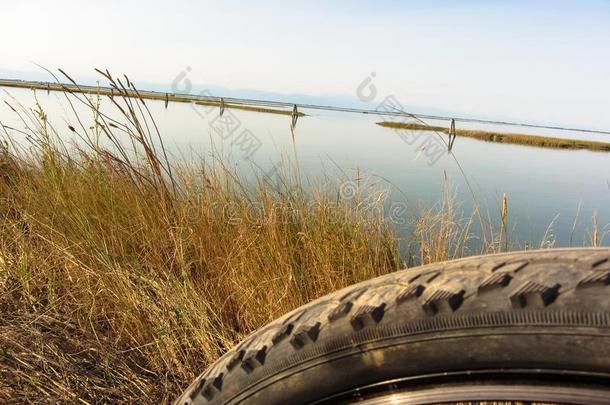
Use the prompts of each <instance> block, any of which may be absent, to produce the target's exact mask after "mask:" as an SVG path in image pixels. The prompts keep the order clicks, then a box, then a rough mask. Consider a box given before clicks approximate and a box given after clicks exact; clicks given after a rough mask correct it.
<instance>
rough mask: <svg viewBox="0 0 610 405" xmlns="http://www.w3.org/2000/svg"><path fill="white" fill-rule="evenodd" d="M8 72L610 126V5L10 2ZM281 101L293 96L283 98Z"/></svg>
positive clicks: (1, 8)
mask: <svg viewBox="0 0 610 405" xmlns="http://www.w3.org/2000/svg"><path fill="white" fill-rule="evenodd" d="M0 15H1V16H2V23H1V24H0V37H1V38H2V59H1V60H0V76H7V75H8V76H15V75H17V76H20V77H23V78H25V79H27V78H37V77H34V76H35V75H34V74H32V73H31V72H33V71H36V69H37V68H36V67H35V66H34V65H33V64H32V62H36V63H39V64H41V65H44V66H47V67H49V68H57V67H62V68H64V69H65V70H67V71H68V72H71V73H72V74H74V75H76V76H78V77H82V78H87V77H92V76H93V68H94V67H104V68H108V69H110V70H111V71H113V72H115V73H127V74H129V75H130V77H131V78H132V79H134V80H135V81H136V82H139V83H150V84H157V85H158V86H166V87H167V86H169V85H170V83H171V82H172V80H173V79H174V78H175V77H176V76H177V75H178V74H179V73H180V72H181V71H183V70H184V69H185V68H186V67H187V66H189V67H191V69H192V70H191V72H190V73H189V79H190V80H191V81H192V82H193V83H200V84H205V85H215V86H220V87H222V88H227V89H256V90H262V91H268V92H270V93H282V94H305V95H311V96H316V97H325V96H326V97H335V98H336V99H339V100H340V99H344V100H348V98H355V91H356V87H357V86H358V84H359V83H360V82H361V81H362V80H363V79H364V78H365V77H366V76H367V75H369V74H370V73H371V72H375V73H376V78H375V82H374V83H375V86H376V87H377V89H378V90H379V93H380V94H381V96H383V95H386V94H395V95H396V96H397V97H398V98H399V99H400V100H401V101H402V102H403V103H404V104H405V105H408V106H409V107H410V108H413V109H415V110H417V111H419V112H428V111H447V112H451V113H454V114H456V115H463V116H476V117H483V118H487V117H489V118H500V117H501V118H509V119H520V120H527V121H532V122H544V123H552V124H566V125H578V126H587V127H596V128H601V129H610V114H609V113H608V112H607V111H608V107H609V106H610V79H609V78H610V1H572V2H566V1H512V2H510V3H509V2H498V1H461V2H449V1H440V2H424V1H421V2H415V1H335V2H323V1H307V2H305V1H302V2H291V1H265V2H260V1H185V0H183V1H180V0H178V1H167V0H165V1H157V0H153V1H125V0H123V1H104V2H101V1H100V2H85V1H72V0H57V1H52V2H49V1H25V0H24V1H11V2H2V4H1V5H0ZM277 96H278V97H279V96H281V94H277Z"/></svg>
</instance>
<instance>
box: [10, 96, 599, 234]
mask: <svg viewBox="0 0 610 405" xmlns="http://www.w3.org/2000/svg"><path fill="white" fill-rule="evenodd" d="M6 91H7V92H8V93H10V94H11V95H12V96H14V97H15V98H16V99H17V100H19V101H20V102H21V103H22V104H23V105H24V106H27V107H31V106H33V105H34V102H35V101H34V98H33V96H32V92H31V91H29V90H21V89H6ZM36 94H37V96H38V100H39V102H40V104H41V105H42V106H43V108H44V110H45V111H46V112H47V114H48V116H49V119H50V121H51V122H52V123H54V124H55V126H56V127H57V128H58V130H60V132H62V133H65V134H66V136H70V135H71V134H70V131H69V130H68V129H67V126H68V124H70V125H74V124H75V122H74V121H75V120H74V114H73V113H72V112H71V110H70V106H69V104H68V103H67V101H66V99H65V97H64V95H62V94H61V93H53V92H52V93H50V94H47V93H46V92H44V91H39V92H37V93H36ZM1 97H2V99H5V100H10V97H8V96H7V94H6V93H5V92H4V89H3V91H2V95H1ZM146 104H147V105H148V106H149V108H150V109H151V112H152V115H153V116H154V117H155V120H156V122H157V124H158V126H159V129H160V132H161V134H162V136H163V139H164V142H165V145H166V146H167V147H168V149H169V150H170V151H171V152H172V154H173V155H174V156H176V157H179V158H181V159H192V158H194V157H195V158H199V157H203V158H206V156H209V154H210V153H211V151H212V145H213V146H214V148H216V152H217V153H221V154H223V155H226V156H229V157H230V158H231V159H232V161H234V162H235V163H237V164H238V165H241V166H243V167H251V166H252V165H255V166H258V167H260V168H261V169H262V170H265V171H270V170H273V168H274V165H276V164H277V163H278V162H281V161H282V156H291V157H292V159H294V158H295V156H294V152H295V151H296V153H297V156H296V158H297V159H298V163H299V166H300V168H301V173H302V174H304V175H305V176H307V177H309V178H313V179H315V178H316V177H329V176H339V175H341V176H343V175H346V176H348V177H351V178H353V177H355V176H356V170H359V172H360V173H367V174H368V177H367V178H371V176H372V178H375V179H383V180H384V182H387V183H386V184H389V185H391V187H393V188H394V190H395V191H396V192H395V193H394V194H393V195H394V198H397V199H400V200H401V201H405V199H406V202H407V204H408V205H409V207H410V209H411V212H414V211H416V209H417V207H418V206H420V205H421V204H423V205H426V204H431V203H434V202H436V201H438V199H439V197H440V193H441V190H442V187H443V182H444V178H445V176H446V177H447V178H448V179H449V181H450V182H451V184H453V185H454V186H455V187H456V192H457V200H458V201H460V202H461V209H463V210H464V211H465V212H466V213H469V212H471V209H472V204H473V199H472V196H471V193H470V191H469V189H468V187H467V185H466V183H465V181H464V178H463V176H462V174H461V173H460V170H459V168H458V165H457V164H456V161H455V160H454V159H453V158H452V157H451V156H449V155H446V154H443V156H442V157H441V158H440V160H438V161H437V162H436V163H435V164H433V165H430V164H429V161H430V159H428V157H427V156H426V154H425V153H423V152H422V151H421V150H419V148H417V147H416V146H414V145H409V144H407V143H406V142H405V141H404V139H403V138H404V137H403V138H401V137H400V136H399V135H398V134H397V133H396V132H395V131H394V130H392V129H388V128H382V127H379V126H377V125H374V124H375V122H377V121H379V120H380V119H379V117H376V116H372V115H356V114H353V115H352V114H342V113H331V112H320V111H304V112H305V113H307V114H308V116H307V117H302V118H299V120H298V123H297V126H296V131H295V138H294V142H295V144H294V145H293V144H292V134H291V131H290V121H291V119H290V117H289V116H283V115H274V114H261V113H256V112H249V111H240V110H230V109H227V110H225V112H224V114H223V117H222V120H220V119H219V114H218V113H219V111H218V108H217V107H204V106H198V107H194V106H192V105H190V104H182V103H173V104H170V105H169V107H168V108H167V109H165V106H164V103H163V102H162V101H150V100H147V101H146ZM75 108H76V109H77V111H80V113H81V114H82V116H83V117H85V116H86V115H87V114H88V115H89V116H90V115H91V114H90V113H89V112H86V110H85V109H84V108H83V107H82V106H79V105H75ZM0 120H1V121H2V122H3V123H4V124H5V125H10V126H14V127H17V128H20V127H22V126H23V125H22V124H21V123H19V120H18V118H17V117H16V116H15V114H14V113H13V112H12V111H11V110H10V109H9V108H8V107H7V106H6V105H5V104H4V103H2V105H0ZM227 121H228V122H227ZM90 122H92V120H91V121H90ZM429 124H431V125H435V124H438V123H434V122H430V123H429ZM220 128H222V129H220ZM479 128H480V129H489V128H481V127H479ZM493 129H494V130H500V131H508V132H510V131H511V129H506V128H497V127H496V128H493ZM512 131H513V132H515V130H512ZM530 133H532V132H530ZM533 133H534V134H541V135H553V136H564V137H573V138H581V139H592V140H606V139H604V137H603V136H602V135H583V134H565V133H564V134H562V133H557V132H549V131H546V132H543V131H539V132H533ZM433 136H436V135H434V134H433V133H427V132H426V133H421V137H422V138H421V139H425V138H427V137H433ZM419 143H421V142H418V143H416V144H415V145H417V144H419ZM293 146H294V148H293ZM453 151H454V154H455V157H456V158H457V160H458V161H459V163H460V164H461V166H462V167H463V170H464V172H465V173H466V175H467V178H468V180H469V183H470V185H471V186H472V189H473V191H474V193H475V195H476V198H477V200H478V202H479V204H480V205H482V207H483V211H484V213H485V216H487V212H489V213H490V215H491V216H492V217H494V218H498V217H499V212H500V207H501V199H502V194H503V193H506V194H507V195H508V202H509V230H510V232H511V234H512V235H513V238H516V239H518V240H519V241H521V242H525V241H532V242H533V245H534V246H536V245H537V244H538V243H539V241H540V239H541V238H542V237H543V235H544V234H545V232H547V228H548V226H549V224H550V223H551V222H552V221H553V219H554V218H555V217H556V216H557V218H556V220H555V221H554V223H553V230H552V234H553V235H554V238H555V239H556V241H557V244H556V246H567V245H569V241H570V239H572V240H573V243H574V245H582V244H583V243H584V241H585V239H589V232H590V230H591V227H592V224H591V217H592V215H593V212H594V210H596V212H597V219H598V223H600V224H602V225H603V224H606V223H608V222H610V204H609V202H610V185H609V180H608V179H609V178H610V154H607V153H601V152H589V151H579V150H549V149H539V148H533V147H525V146H519V145H503V144H496V143H487V142H481V141H478V140H474V139H469V138H460V137H458V138H457V140H456V142H455V144H454V147H453ZM398 190H400V192H398ZM579 204H580V205H581V208H580V213H579V216H578V219H577V221H576V230H575V231H574V232H573V233H572V228H573V226H574V223H575V218H576V213H577V208H578V206H579ZM604 244H605V245H609V244H610V242H609V241H608V240H605V241H604Z"/></svg>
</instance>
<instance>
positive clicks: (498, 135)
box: [377, 121, 610, 152]
mask: <svg viewBox="0 0 610 405" xmlns="http://www.w3.org/2000/svg"><path fill="white" fill-rule="evenodd" d="M377 125H379V126H382V127H387V128H398V129H412V130H417V131H435V132H441V133H445V134H448V133H449V129H447V128H445V127H439V126H430V125H424V124H416V123H408V122H390V121H384V122H378V123H377ZM455 134H456V135H457V136H464V137H467V138H474V139H479V140H482V141H487V142H498V143H509V144H515V145H525V146H534V147H539V148H552V149H586V150H591V151H598V152H608V151H610V143H607V142H596V141H587V140H580V139H564V138H555V137H549V136H537V135H525V134H509V133H503V132H491V131H477V130H469V129H456V131H455Z"/></svg>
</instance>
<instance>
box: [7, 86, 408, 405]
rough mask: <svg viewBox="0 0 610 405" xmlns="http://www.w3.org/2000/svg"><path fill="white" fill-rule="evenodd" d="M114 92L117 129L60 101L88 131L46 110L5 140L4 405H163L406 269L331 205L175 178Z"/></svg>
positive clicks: (367, 224)
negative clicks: (212, 371) (294, 318)
mask: <svg viewBox="0 0 610 405" xmlns="http://www.w3.org/2000/svg"><path fill="white" fill-rule="evenodd" d="M108 79H109V80H111V83H112V85H113V87H114V88H115V94H116V96H115V97H114V98H113V99H112V105H113V108H114V109H115V110H116V111H118V112H119V116H120V118H112V117H111V116H110V115H107V113H106V112H104V111H100V109H99V105H100V104H99V102H98V101H97V99H96V98H95V97H86V96H77V95H69V96H68V97H69V99H70V102H71V103H74V104H76V103H85V104H86V105H87V106H88V107H89V108H90V109H91V111H92V113H93V114H92V116H93V117H94V120H95V122H94V124H93V126H92V127H89V126H88V125H85V122H84V121H85V119H84V118H83V117H80V118H79V120H78V123H79V124H78V126H76V125H75V126H70V127H69V128H65V129H57V128H55V127H54V126H53V125H52V124H51V123H50V122H49V121H48V119H47V117H46V115H45V113H44V111H43V110H42V108H40V106H36V107H35V108H33V109H25V108H19V107H18V106H14V110H15V113H17V114H19V115H20V116H21V117H22V119H23V123H24V127H25V130H23V131H22V130H17V129H11V128H7V127H3V130H4V134H5V137H6V138H7V140H8V139H10V136H11V134H14V133H15V131H21V132H22V133H21V135H24V136H26V137H27V144H26V145H25V146H24V145H23V144H17V143H12V142H10V141H7V142H5V143H4V145H3V147H2V148H1V149H0V170H1V172H0V173H1V176H0V193H1V195H2V198H1V200H0V309H1V310H2V317H1V320H0V365H1V366H0V402H3V401H8V400H10V401H16V402H19V401H23V402H27V401H33V402H37V401H38V402H44V403H49V402H55V401H66V402H76V401H77V399H81V400H83V401H85V402H87V403H94V402H125V403H134V402H137V403H158V402H163V401H168V400H170V399H171V398H173V397H174V396H175V395H177V394H178V392H179V391H180V389H181V388H183V387H184V386H185V384H188V382H189V381H190V380H191V379H192V378H194V376H195V375H196V374H197V373H198V372H200V371H201V370H202V369H204V368H205V366H206V365H207V364H209V362H211V361H213V360H215V359H216V358H217V357H218V356H219V355H220V354H221V353H223V352H224V351H225V350H227V348H229V347H230V346H231V345H232V344H234V343H235V342H236V341H238V340H239V339H241V338H243V337H244V336H245V335H247V334H248V333H250V332H251V331H253V330H255V329H257V328H258V327H260V326H262V325H263V324H265V323H267V322H269V321H271V320H273V319H274V318H276V317H278V316H280V315H282V314H283V313H285V312H286V311H288V310H290V309H291V308H295V307H298V306H300V305H302V304H305V303H306V302H308V301H310V300H311V299H313V298H316V297H318V296H321V295H324V294H326V293H329V292H331V291H333V290H336V289H338V288H341V287H343V286H347V285H349V284H352V283H355V282H358V281H361V280H365V279H368V278H371V277H375V276H377V275H380V274H385V273H388V272H392V271H395V270H397V269H399V268H400V267H401V262H400V259H399V256H398V252H397V248H396V243H395V239H396V236H395V235H394V233H393V231H392V229H391V228H390V226H389V225H388V224H386V223H385V222H384V221H382V220H380V219H379V218H377V217H375V216H372V215H370V214H369V213H367V212H364V211H362V210H358V209H357V208H354V206H353V204H352V203H351V202H350V201H342V200H341V199H340V198H339V197H338V193H337V192H336V190H335V191H334V192H333V190H330V189H321V188H312V189H310V190H309V191H305V190H304V189H302V188H300V187H298V186H297V183H296V182H295V181H294V179H293V178H291V177H290V176H283V177H282V178H281V181H280V182H277V181H273V182H271V181H268V179H266V178H265V177H263V176H259V177H258V180H257V181H255V182H254V183H251V184H244V182H243V181H242V180H240V178H239V176H238V174H237V173H235V172H234V171H232V170H230V169H228V167H227V166H226V165H224V164H223V163H222V162H205V163H202V164H201V165H200V166H198V167H195V166H192V165H191V166H187V165H185V164H181V163H179V162H171V161H170V159H169V158H168V157H167V155H166V153H165V152H164V148H163V146H162V144H161V138H160V137H159V135H158V133H157V131H156V130H155V125H154V123H153V122H152V120H151V117H149V116H148V112H147V107H146V104H145V102H144V100H142V99H134V98H129V97H127V96H126V92H127V89H130V88H132V87H133V86H132V85H131V83H130V82H129V80H128V79H126V78H124V79H122V80H118V79H113V78H111V77H110V76H108ZM71 105H72V104H71ZM116 111H115V112H116ZM66 132H68V134H70V135H71V136H72V137H73V138H75V139H77V142H74V143H66V142H64V141H62V139H65V138H66V137H65V135H66ZM60 134H63V135H64V137H63V138H62V137H60ZM278 184H281V186H278Z"/></svg>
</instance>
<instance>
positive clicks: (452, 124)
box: [447, 118, 456, 152]
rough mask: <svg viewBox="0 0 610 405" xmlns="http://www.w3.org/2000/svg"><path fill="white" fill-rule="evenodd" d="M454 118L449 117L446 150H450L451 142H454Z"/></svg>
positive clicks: (451, 147)
mask: <svg viewBox="0 0 610 405" xmlns="http://www.w3.org/2000/svg"><path fill="white" fill-rule="evenodd" d="M455 137H456V135H455V120H454V119H453V118H451V125H450V126H449V144H448V145H447V152H451V149H453V142H455Z"/></svg>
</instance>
